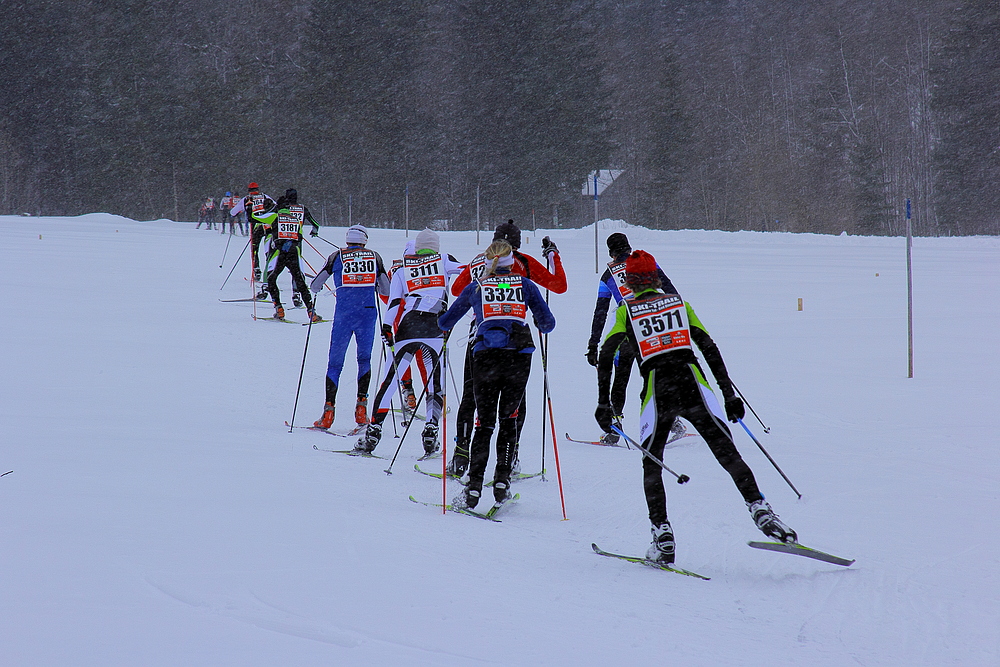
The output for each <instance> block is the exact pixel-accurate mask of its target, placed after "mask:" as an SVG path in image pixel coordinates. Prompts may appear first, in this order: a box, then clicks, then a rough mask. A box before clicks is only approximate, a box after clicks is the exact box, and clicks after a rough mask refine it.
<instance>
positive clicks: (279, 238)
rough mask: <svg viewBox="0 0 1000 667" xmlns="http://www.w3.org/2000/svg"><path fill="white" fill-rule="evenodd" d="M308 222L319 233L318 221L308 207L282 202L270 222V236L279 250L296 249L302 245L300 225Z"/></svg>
mask: <svg viewBox="0 0 1000 667" xmlns="http://www.w3.org/2000/svg"><path fill="white" fill-rule="evenodd" d="M307 222H308V223H309V224H311V225H312V226H313V231H314V232H315V233H316V234H318V233H319V223H318V222H316V220H315V219H314V218H313V217H312V213H310V212H309V209H308V208H306V207H305V206H302V205H301V204H282V205H281V207H280V208H278V210H277V215H276V216H275V220H274V222H273V223H272V224H271V236H272V238H274V243H275V245H276V246H277V247H278V249H279V250H281V252H289V251H291V250H293V249H295V250H297V249H298V248H299V247H300V246H301V245H302V225H304V224H305V223H307Z"/></svg>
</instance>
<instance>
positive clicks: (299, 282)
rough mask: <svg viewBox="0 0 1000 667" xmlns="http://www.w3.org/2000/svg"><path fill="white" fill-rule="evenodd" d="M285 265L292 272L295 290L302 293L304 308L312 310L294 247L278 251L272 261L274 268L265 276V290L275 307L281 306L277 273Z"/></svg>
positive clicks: (296, 250) (311, 303)
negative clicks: (276, 256) (285, 250)
mask: <svg viewBox="0 0 1000 667" xmlns="http://www.w3.org/2000/svg"><path fill="white" fill-rule="evenodd" d="M286 267H287V268H288V272H289V273H291V274H292V282H293V284H294V285H295V291H296V292H298V293H299V294H300V295H302V300H303V301H304V302H305V304H306V308H308V309H309V310H312V309H313V302H312V295H311V294H310V293H309V289H308V288H307V287H306V279H305V277H304V276H303V275H302V268H301V267H300V266H299V251H298V249H297V248H294V247H293V248H292V249H291V250H289V251H287V252H279V253H278V258H277V259H276V260H275V262H274V270H273V271H271V273H270V274H269V275H268V276H267V292H268V294H270V295H271V300H272V301H274V306H275V307H276V308H277V307H279V306H281V292H280V291H278V274H280V273H281V270H282V269H284V268H286Z"/></svg>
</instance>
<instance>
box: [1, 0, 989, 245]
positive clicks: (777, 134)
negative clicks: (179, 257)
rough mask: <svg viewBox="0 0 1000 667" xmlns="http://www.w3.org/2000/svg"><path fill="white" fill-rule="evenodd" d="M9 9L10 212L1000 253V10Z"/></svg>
mask: <svg viewBox="0 0 1000 667" xmlns="http://www.w3.org/2000/svg"><path fill="white" fill-rule="evenodd" d="M0 7H2V8H3V10H4V11H3V15H4V17H5V18H6V19H7V28H5V30H4V31H3V32H2V34H0V81H2V91H3V99H4V102H5V105H4V110H3V112H2V114H0V214H31V215H78V214H83V213H89V212H94V211H104V212H110V213H116V214H120V215H124V216H128V217H131V218H134V219H139V220H149V219H157V218H170V219H174V220H191V219H194V217H195V215H196V210H197V206H198V204H199V202H200V201H202V200H203V199H204V198H205V197H206V196H218V195H220V194H221V193H222V192H223V191H226V190H232V191H233V192H235V193H237V194H243V193H245V191H246V190H245V188H246V184H247V183H248V181H250V180H254V181H258V182H260V183H261V185H262V187H263V189H264V190H265V191H267V192H269V193H271V194H272V196H276V195H278V194H280V193H281V192H282V191H283V190H284V188H286V187H295V188H297V189H298V191H299V193H300V200H301V201H303V202H304V203H306V204H307V205H308V206H310V208H311V209H312V210H313V212H314V213H315V214H316V215H317V217H322V220H323V222H324V223H325V224H331V225H333V224H338V225H340V224H345V222H346V221H347V219H348V217H350V219H351V220H352V221H353V222H355V223H359V222H360V223H363V224H366V225H369V226H375V227H392V226H395V227H400V226H402V225H403V224H404V221H406V223H407V224H410V225H414V226H415V225H421V226H422V225H424V224H427V223H430V222H431V221H447V224H448V226H449V228H451V229H469V228H471V227H472V226H473V225H475V224H476V220H477V216H479V217H480V218H481V220H482V224H483V225H484V227H486V226H489V225H493V224H495V223H496V222H497V221H499V220H501V219H506V218H514V219H516V220H518V222H519V223H520V224H522V225H524V224H528V225H530V224H531V220H533V219H536V218H537V219H538V221H539V225H540V226H541V225H542V224H543V222H544V224H545V225H547V226H563V227H578V226H581V225H584V224H588V223H590V222H592V221H593V219H594V212H593V202H592V200H591V199H588V198H587V197H586V196H584V195H583V194H582V188H583V187H584V182H585V181H586V180H587V175H588V174H589V173H591V172H593V171H594V170H596V169H614V170H620V172H621V173H620V175H619V177H618V180H617V182H616V183H615V184H614V186H613V187H611V188H609V189H608V190H607V191H606V193H603V194H602V200H603V201H602V202H601V204H600V205H601V207H602V216H605V217H615V218H620V219H624V220H627V221H628V222H629V223H632V224H637V225H643V226H646V227H649V228H654V229H682V228H693V229H720V230H741V229H742V230H767V231H792V232H805V231H809V232H820V233H835V234H839V233H841V232H843V231H846V232H848V233H851V234H866V235H895V234H900V233H901V232H902V230H903V226H904V220H903V210H904V207H905V202H906V200H907V199H909V200H912V203H913V211H914V219H913V225H914V233H915V234H918V235H927V236H935V235H969V234H1000V187H998V185H1000V92H998V91H1000V5H998V4H997V3H996V1H995V0H880V1H878V2H872V1H871V0H827V1H826V2H822V3H815V2H811V1H808V2H806V1H803V0H780V1H777V2H776V1H774V0H771V1H768V2H764V1H762V0H741V1H739V2H737V1H729V0H675V1H666V0H632V1H615V0H549V1H548V2H545V3H537V2H525V1H523V0H522V1H520V2H490V1H488V0H448V1H442V0H396V1H394V2H392V3H387V2H376V1H373V0H356V1H353V2H349V3H348V2H320V1H310V0H242V1H240V2H234V1H232V0H217V1H216V2H211V3H205V2H196V1H194V0H147V1H129V0H111V1H104V2H93V1H86V2H80V1H72V2H71V1H69V0H62V1H59V0H30V1H29V0H0Z"/></svg>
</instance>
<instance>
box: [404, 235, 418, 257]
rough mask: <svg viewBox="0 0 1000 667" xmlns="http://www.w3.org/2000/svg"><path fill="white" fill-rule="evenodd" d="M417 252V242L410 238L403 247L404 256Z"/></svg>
mask: <svg viewBox="0 0 1000 667" xmlns="http://www.w3.org/2000/svg"><path fill="white" fill-rule="evenodd" d="M416 254H417V242H416V241H414V240H413V239H410V240H409V241H407V242H406V247H405V248H403V256H404V257H406V256H408V255H416Z"/></svg>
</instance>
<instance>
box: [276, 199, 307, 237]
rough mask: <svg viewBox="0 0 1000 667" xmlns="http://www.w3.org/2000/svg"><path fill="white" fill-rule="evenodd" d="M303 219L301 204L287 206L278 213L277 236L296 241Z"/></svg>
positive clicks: (303, 211) (303, 212) (303, 213)
mask: <svg viewBox="0 0 1000 667" xmlns="http://www.w3.org/2000/svg"><path fill="white" fill-rule="evenodd" d="M303 220H305V209H303V208H302V207H301V206H289V207H288V210H287V211H281V212H280V213H278V238H279V239H292V240H294V241H297V240H298V239H299V230H300V229H301V228H302V221H303Z"/></svg>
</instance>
